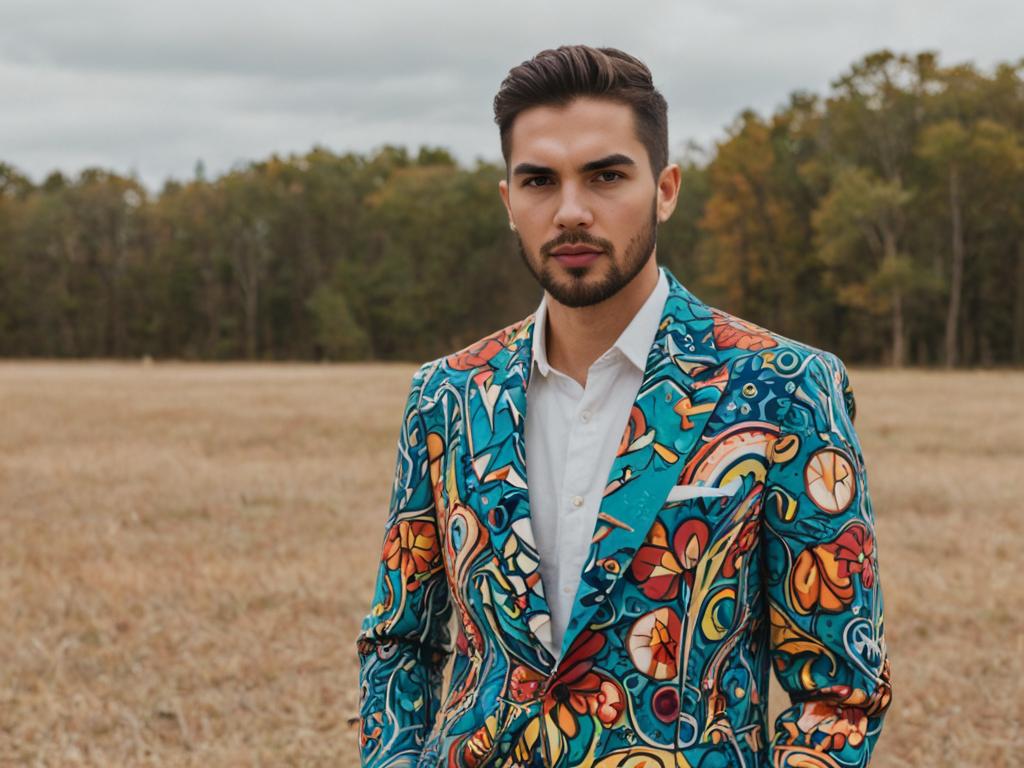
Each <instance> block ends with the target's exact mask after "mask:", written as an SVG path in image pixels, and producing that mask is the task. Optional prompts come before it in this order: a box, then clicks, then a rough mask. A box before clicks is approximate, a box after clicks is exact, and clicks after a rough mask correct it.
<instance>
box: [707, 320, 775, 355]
mask: <svg viewBox="0 0 1024 768" xmlns="http://www.w3.org/2000/svg"><path fill="white" fill-rule="evenodd" d="M713 314H714V317H715V328H714V334H715V346H716V347H718V348H719V349H730V348H732V347H737V348H738V349H749V350H751V351H756V350H760V349H769V348H770V347H777V346H778V342H777V341H775V340H774V339H773V338H772V336H771V332H770V331H769V330H768V329H766V328H762V327H761V326H760V325H755V324H754V323H751V322H749V321H747V320H741V319H740V318H738V317H733V316H729V315H725V314H723V313H722V312H714V313H713Z"/></svg>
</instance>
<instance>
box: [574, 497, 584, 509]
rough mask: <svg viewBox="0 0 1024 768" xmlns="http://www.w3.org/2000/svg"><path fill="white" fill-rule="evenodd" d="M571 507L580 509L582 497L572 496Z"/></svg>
mask: <svg viewBox="0 0 1024 768" xmlns="http://www.w3.org/2000/svg"><path fill="white" fill-rule="evenodd" d="M572 505H573V506H574V507H582V506H583V497H582V496H573V497H572Z"/></svg>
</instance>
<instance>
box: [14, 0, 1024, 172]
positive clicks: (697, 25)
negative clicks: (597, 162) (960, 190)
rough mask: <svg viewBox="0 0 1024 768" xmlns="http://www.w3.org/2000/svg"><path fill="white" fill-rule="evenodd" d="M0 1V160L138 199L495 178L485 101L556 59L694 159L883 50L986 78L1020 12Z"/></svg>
mask: <svg viewBox="0 0 1024 768" xmlns="http://www.w3.org/2000/svg"><path fill="white" fill-rule="evenodd" d="M961 6H962V4H958V3H953V2H948V1H946V2H937V1H933V2H920V1H917V0H915V1H914V2H902V3H898V4H893V5H888V4H886V3H883V2H881V0H866V2H864V3H861V4H858V5H856V6H850V5H849V4H844V5H839V4H831V5H822V4H821V3H818V2H810V0H790V1H789V2H779V1H775V2H771V1H769V0H762V1H761V2H753V1H752V0H742V1H740V0H714V1H712V0H705V1H704V2H689V3H678V2H672V1H671V0H651V2H647V3H644V4H642V5H639V6H634V7H633V9H631V10H630V11H629V12H628V14H627V13H625V12H624V10H623V8H624V6H622V5H621V4H619V3H611V2H608V3H603V4H599V3H596V2H594V0H589V1H587V2H584V1H583V0H571V1H570V0H563V1H562V2H559V3H551V2H543V1H542V0H516V2H509V1H508V0H496V1H492V2H479V0H477V1H476V2H470V1H469V0H461V1H459V2H455V1H454V0H444V1H439V2H432V3H409V2H398V1H397V0H378V1H377V2H372V3H365V2H363V3H356V2H350V1H349V0H342V2H340V3H339V2H337V0H332V1H330V2H328V1H327V0H305V1H304V2H298V1H296V2H291V3H288V4H285V3H283V2H274V3H268V2H255V1H254V0H248V1H247V2H239V1H238V0H219V1H215V0H208V2H197V1H196V0H178V2H174V3H169V2H166V1H165V0H159V1H157V2H147V3H128V2H113V0H97V1H95V2H90V3H88V4H83V3H76V2H72V0H31V1H30V0H5V2H4V4H3V7H2V10H0V92H2V93H4V95H5V105H4V116H3V119H2V121H0V159H2V160H5V161H7V162H12V163H14V164H15V165H16V166H17V167H19V168H21V169H23V170H25V171H26V172H28V173H29V174H30V175H31V176H33V178H35V179H36V180H39V179H41V177H42V176H44V175H45V174H46V173H47V172H48V171H50V170H52V169H55V168H59V169H61V170H64V171H65V172H68V173H76V172H77V171H78V170H80V169H81V168H82V167H85V166H87V165H101V166H104V167H107V168H111V169H113V170H117V171H121V172H129V171H132V170H134V171H136V172H137V173H138V174H139V175H140V176H141V177H142V179H143V180H144V182H146V184H147V185H148V186H149V187H150V188H151V189H156V188H158V187H159V185H160V184H161V183H162V181H163V180H164V179H165V178H167V177H169V176H170V177H176V178H181V177H184V176H189V175H191V173H192V169H193V168H194V165H195V163H196V161H197V160H198V159H200V158H201V159H203V160H204V162H205V164H206V167H207V170H208V172H209V173H211V174H216V173H219V172H222V171H224V170H227V169H228V168H230V167H231V165H233V164H235V163H238V162H244V161H245V160H248V159H260V158H263V157H266V156H267V155H269V154H270V153H271V152H278V153H281V154H287V153H289V152H305V151H307V150H308V149H309V148H310V147H312V146H313V144H316V143H319V144H324V145H326V146H328V147H330V148H331V149H333V150H335V151H346V150H353V151H358V152H368V151H370V150H371V149H373V148H375V147H377V146H379V145H381V144H383V143H385V142H390V143H396V144H404V145H406V146H408V147H410V149H412V150H415V148H416V147H418V146H419V145H421V144H430V145H443V146H447V147H448V148H449V149H451V150H452V152H453V153H454V154H455V155H456V156H457V157H458V158H459V159H460V160H462V161H464V162H471V161H472V160H473V159H474V158H475V157H478V156H480V157H485V158H489V159H494V160H497V159H498V158H499V157H500V152H499V149H498V139H497V128H496V126H495V125H494V123H493V118H492V114H491V102H492V99H493V97H494V93H495V91H496V90H497V88H498V85H499V84H500V82H501V80H502V79H503V78H504V76H505V75H506V73H507V72H508V70H509V69H510V68H511V67H513V66H515V65H516V64H518V63H520V62H521V61H523V60H525V59H528V58H529V57H531V56H532V55H533V54H535V53H536V52H537V51H539V50H541V49H542V48H547V47H554V46H556V45H559V44H562V43H577V42H586V43H589V44H591V45H613V46H616V47H619V48H622V49H624V50H627V51H629V52H630V53H633V54H635V55H637V56H638V57H639V58H641V59H643V60H644V61H645V62H646V63H647V64H648V65H649V66H650V67H651V69H652V72H653V73H654V79H655V84H656V85H657V86H658V87H659V88H660V89H661V90H662V92H663V93H664V94H665V97H666V99H667V100H668V102H669V105H670V139H671V142H672V148H673V152H677V151H678V150H679V149H681V147H682V146H683V143H684V142H685V141H686V140H687V139H690V138H693V139H697V140H698V141H700V142H702V143H704V144H705V145H709V144H710V143H711V141H712V140H713V139H715V138H720V137H722V136H723V135H724V128H725V126H726V125H727V124H729V123H730V122H731V121H732V119H733V118H734V117H735V115H736V114H738V113H739V112H740V111H741V110H742V109H744V108H746V107H753V108H755V109H757V110H758V111H759V112H762V114H766V113H768V112H770V111H772V110H773V109H774V108H776V107H777V106H780V105H782V104H784V103H785V102H786V101H787V100H788V96H789V94H790V93H791V92H792V91H794V90H797V89H809V90H813V91H817V92H819V93H823V92H825V91H826V90H827V88H828V83H829V81H830V80H832V79H834V78H835V77H836V76H837V75H838V74H840V73H841V72H843V71H845V70H846V69H848V67H849V65H850V64H851V63H852V62H853V61H855V60H857V59H859V58H860V57H861V56H863V55H864V54H865V53H867V52H869V51H872V50H876V49H879V48H882V47H889V48H891V49H893V50H897V51H905V52H911V53H913V52H917V51H919V50H923V49H926V48H931V49H935V50H938V51H940V53H941V60H942V61H943V62H945V63H953V62H955V61H962V60H965V59H974V60H975V61H977V62H978V63H979V64H981V65H983V66H989V65H991V64H992V63H993V62H995V61H1000V60H1002V61H1009V60H1013V59H1015V58H1017V57H1019V56H1020V50H1019V43H1018V39H1017V37H1018V36H1017V35H1016V34H1014V30H1020V29H1021V28H1024V8H1022V7H1021V6H1020V5H1019V4H1016V3H1013V2H1009V1H1008V0H1004V1H1003V2H996V1H995V0H980V1H979V2H976V3H975V4H974V5H973V6H972V7H971V8H970V9H967V8H965V7H961Z"/></svg>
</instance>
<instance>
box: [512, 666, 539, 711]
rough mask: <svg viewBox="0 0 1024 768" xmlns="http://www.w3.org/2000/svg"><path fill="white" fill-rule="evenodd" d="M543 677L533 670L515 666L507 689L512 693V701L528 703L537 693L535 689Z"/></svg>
mask: <svg viewBox="0 0 1024 768" xmlns="http://www.w3.org/2000/svg"><path fill="white" fill-rule="evenodd" d="M543 679H544V676H543V675H542V674H541V673H540V672H538V671H537V670H535V669H531V668H530V667H526V666H523V665H522V664H517V665H516V667H515V668H514V669H513V670H512V675H511V680H510V682H509V689H510V691H511V693H512V701H517V702H520V703H522V702H524V701H530V700H531V699H533V698H534V696H535V695H536V693H537V687H538V686H539V685H540V681H541V680H543Z"/></svg>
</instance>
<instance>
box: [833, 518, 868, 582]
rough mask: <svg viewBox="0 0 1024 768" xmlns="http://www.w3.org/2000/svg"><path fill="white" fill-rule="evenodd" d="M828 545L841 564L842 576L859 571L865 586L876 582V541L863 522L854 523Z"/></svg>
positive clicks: (840, 571)
mask: <svg viewBox="0 0 1024 768" xmlns="http://www.w3.org/2000/svg"><path fill="white" fill-rule="evenodd" d="M826 546H827V547H828V549H829V550H830V551H831V552H832V554H833V556H834V557H835V559H836V562H837V563H838V565H839V575H840V576H844V577H849V576H850V575H852V574H854V573H859V574H860V581H861V584H863V585H864V587H865V588H870V587H871V585H872V584H874V583H875V556H874V555H875V543H874V540H873V539H872V538H871V534H870V533H868V529H867V528H866V527H865V526H864V524H863V523H853V524H852V525H851V526H850V527H848V528H847V529H846V530H844V531H843V532H842V533H841V534H840V535H839V536H837V537H836V540H835V541H833V542H832V543H831V544H827V545H826Z"/></svg>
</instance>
